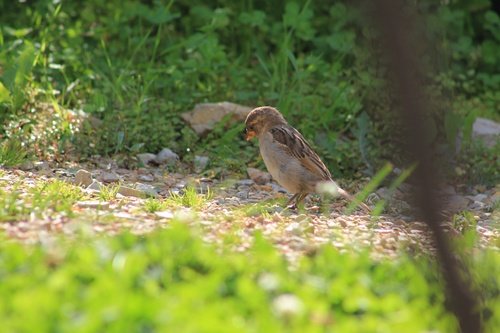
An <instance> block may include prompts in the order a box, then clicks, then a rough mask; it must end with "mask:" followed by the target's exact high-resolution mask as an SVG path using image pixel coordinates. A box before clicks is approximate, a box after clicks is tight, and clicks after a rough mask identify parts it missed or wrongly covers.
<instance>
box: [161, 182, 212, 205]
mask: <svg viewBox="0 0 500 333" xmlns="http://www.w3.org/2000/svg"><path fill="white" fill-rule="evenodd" d="M211 198H212V192H211V191H210V189H208V190H207V192H206V193H198V192H197V191H196V188H194V187H193V186H188V187H186V189H185V190H184V192H183V193H182V194H181V193H174V192H170V196H169V197H168V198H167V199H166V200H165V203H166V205H167V206H169V207H172V206H183V207H190V208H201V207H203V206H204V205H205V203H206V202H207V201H208V200H210V199H211Z"/></svg>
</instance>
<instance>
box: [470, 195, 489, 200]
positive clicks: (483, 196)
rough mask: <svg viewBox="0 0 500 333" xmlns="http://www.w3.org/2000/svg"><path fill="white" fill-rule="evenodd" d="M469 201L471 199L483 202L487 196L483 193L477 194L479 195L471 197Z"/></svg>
mask: <svg viewBox="0 0 500 333" xmlns="http://www.w3.org/2000/svg"><path fill="white" fill-rule="evenodd" d="M471 199H472V201H479V202H485V201H486V199H488V196H487V195H486V194H484V193H479V194H476V195H475V196H473V197H472V198H471Z"/></svg>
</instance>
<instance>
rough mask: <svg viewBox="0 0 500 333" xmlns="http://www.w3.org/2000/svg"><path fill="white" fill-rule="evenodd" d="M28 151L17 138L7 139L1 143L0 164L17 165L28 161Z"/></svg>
mask: <svg viewBox="0 0 500 333" xmlns="http://www.w3.org/2000/svg"><path fill="white" fill-rule="evenodd" d="M27 156H28V155H27V152H26V150H25V149H24V147H23V146H22V145H21V143H20V142H19V141H17V140H5V141H4V142H2V143H1V144H0V166H7V167H11V166H16V165H19V164H22V163H23V162H24V161H26V158H27Z"/></svg>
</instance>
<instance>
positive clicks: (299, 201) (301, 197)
mask: <svg viewBox="0 0 500 333" xmlns="http://www.w3.org/2000/svg"><path fill="white" fill-rule="evenodd" d="M308 195H309V193H300V194H299V196H298V198H297V199H296V200H295V205H297V206H298V205H299V204H300V203H301V202H302V201H303V200H304V199H305V198H306V197H307V196H308Z"/></svg>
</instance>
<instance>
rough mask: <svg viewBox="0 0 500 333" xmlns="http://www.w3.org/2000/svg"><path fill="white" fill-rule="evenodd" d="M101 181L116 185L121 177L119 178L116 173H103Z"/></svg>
mask: <svg viewBox="0 0 500 333" xmlns="http://www.w3.org/2000/svg"><path fill="white" fill-rule="evenodd" d="M101 180H102V181H103V182H105V183H114V182H117V181H119V180H120V176H118V175H117V174H116V173H114V172H103V173H102V175H101Z"/></svg>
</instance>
